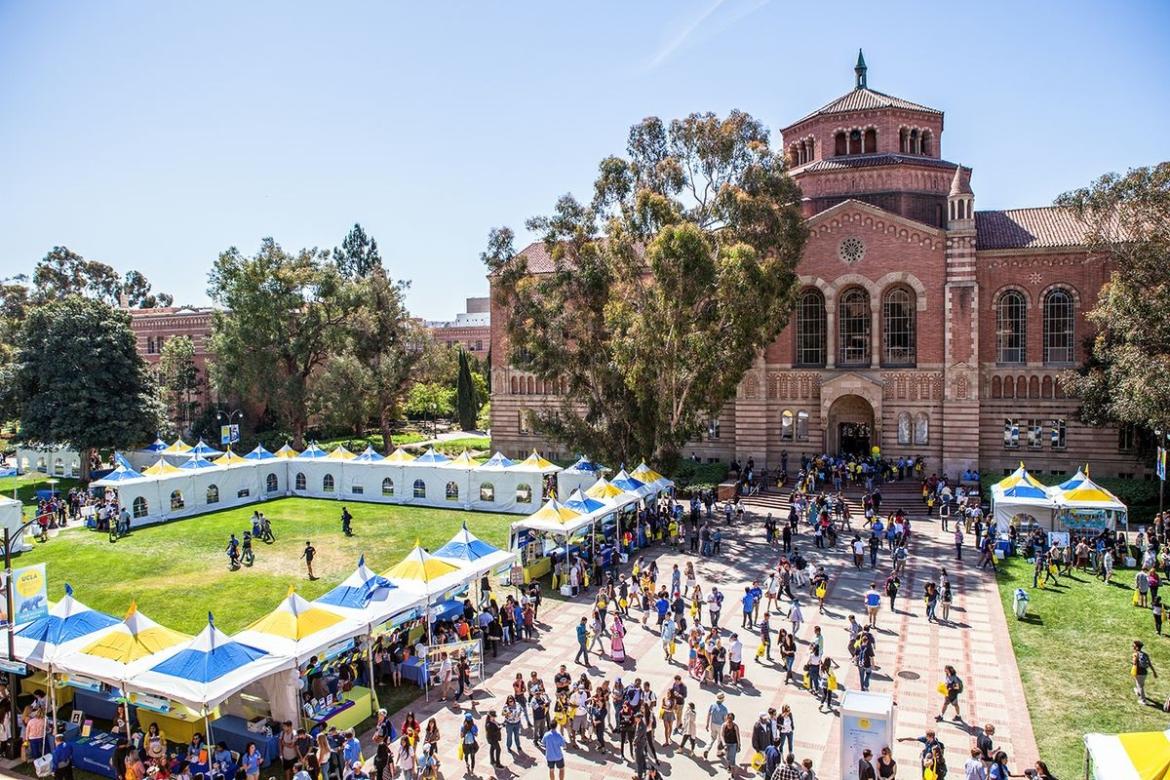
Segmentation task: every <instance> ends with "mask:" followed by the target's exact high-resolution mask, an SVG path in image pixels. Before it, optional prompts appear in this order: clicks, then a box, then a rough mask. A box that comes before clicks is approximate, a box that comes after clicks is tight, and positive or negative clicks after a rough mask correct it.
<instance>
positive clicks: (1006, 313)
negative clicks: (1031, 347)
mask: <svg viewBox="0 0 1170 780" xmlns="http://www.w3.org/2000/svg"><path fill="white" fill-rule="evenodd" d="M995 344H996V353H997V354H996V360H997V361H999V362H1000V363H1004V364H1007V365H1022V364H1023V363H1025V362H1027V358H1028V304H1027V302H1026V301H1025V300H1024V294H1023V293H1021V292H1020V291H1018V290H1008V291H1007V292H1005V293H1004V294H1003V295H1001V296H999V302H998V303H996V305H995Z"/></svg>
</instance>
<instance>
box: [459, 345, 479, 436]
mask: <svg viewBox="0 0 1170 780" xmlns="http://www.w3.org/2000/svg"><path fill="white" fill-rule="evenodd" d="M455 412H456V414H457V415H458V417H459V427H460V428H462V429H463V430H465V431H470V430H474V429H475V418H476V415H477V414H478V413H479V402H478V399H477V398H476V392H475V382H474V380H473V379H472V378H471V363H470V362H468V360H467V353H466V352H464V351H463V350H462V349H460V350H459V377H458V379H457V380H456V382H455Z"/></svg>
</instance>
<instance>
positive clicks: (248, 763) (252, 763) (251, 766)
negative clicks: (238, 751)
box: [240, 742, 261, 780]
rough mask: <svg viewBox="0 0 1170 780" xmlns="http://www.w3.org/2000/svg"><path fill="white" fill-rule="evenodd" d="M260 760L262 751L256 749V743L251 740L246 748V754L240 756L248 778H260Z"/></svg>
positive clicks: (256, 779) (252, 779) (251, 779)
mask: <svg viewBox="0 0 1170 780" xmlns="http://www.w3.org/2000/svg"><path fill="white" fill-rule="evenodd" d="M260 761H261V759H260V753H259V751H257V750H256V743H255V742H249V743H248V747H247V748H245V749H244V755H242V756H241V757H240V764H241V765H242V766H243V769H244V775H245V776H246V777H247V778H248V780H259V778H260Z"/></svg>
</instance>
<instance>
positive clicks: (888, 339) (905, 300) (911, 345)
mask: <svg viewBox="0 0 1170 780" xmlns="http://www.w3.org/2000/svg"><path fill="white" fill-rule="evenodd" d="M914 309H915V300H914V293H912V292H911V291H910V290H907V289H906V288H905V287H895V288H894V289H893V290H890V291H889V292H888V293H886V297H885V300H884V301H882V360H883V361H884V363H885V365H887V366H912V365H914V361H915V359H916V357H917V355H916V342H917V338H916V337H917V334H916V333H915V330H916V329H915V327H914V326H915V323H914Z"/></svg>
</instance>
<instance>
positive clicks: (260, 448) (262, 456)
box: [244, 444, 276, 460]
mask: <svg viewBox="0 0 1170 780" xmlns="http://www.w3.org/2000/svg"><path fill="white" fill-rule="evenodd" d="M275 459H276V456H275V455H273V454H272V453H271V452H269V451H268V450H266V449H264V445H263V444H257V445H256V449H254V450H252V451H251V452H249V453H248V454H247V455H245V456H244V460H275Z"/></svg>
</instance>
